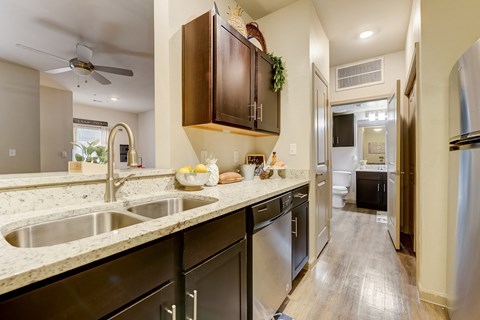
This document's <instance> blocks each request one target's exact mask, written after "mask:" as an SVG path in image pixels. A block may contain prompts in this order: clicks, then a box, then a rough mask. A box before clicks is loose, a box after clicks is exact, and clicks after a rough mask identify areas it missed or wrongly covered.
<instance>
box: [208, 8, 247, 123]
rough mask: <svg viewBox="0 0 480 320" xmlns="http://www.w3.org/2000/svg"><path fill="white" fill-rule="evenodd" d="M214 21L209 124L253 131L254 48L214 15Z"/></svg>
mask: <svg viewBox="0 0 480 320" xmlns="http://www.w3.org/2000/svg"><path fill="white" fill-rule="evenodd" d="M214 19H215V26H216V32H215V36H214V48H215V50H214V61H215V62H216V63H215V64H214V75H215V78H214V79H215V80H214V87H215V90H214V95H215V100H214V112H213V121H214V122H217V123H221V124H227V125H233V126H238V127H245V128H253V124H254V123H253V122H254V117H255V115H254V113H255V108H254V106H253V102H254V81H255V79H254V78H255V77H254V73H255V71H254V68H255V61H254V59H255V49H254V46H253V45H252V44H251V43H250V42H249V41H248V40H247V39H246V38H245V37H243V36H242V35H241V34H240V33H238V32H237V31H236V30H235V29H233V28H232V27H231V26H230V25H229V24H228V23H227V22H225V21H223V20H222V19H220V18H218V17H217V16H214ZM205 76H207V75H205ZM199 81H201V79H199Z"/></svg>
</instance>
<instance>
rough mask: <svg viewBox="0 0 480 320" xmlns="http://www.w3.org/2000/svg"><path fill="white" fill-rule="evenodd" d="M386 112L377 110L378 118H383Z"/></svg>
mask: <svg viewBox="0 0 480 320" xmlns="http://www.w3.org/2000/svg"><path fill="white" fill-rule="evenodd" d="M385 118H386V114H385V111H378V120H385Z"/></svg>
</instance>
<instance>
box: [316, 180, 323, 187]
mask: <svg viewBox="0 0 480 320" xmlns="http://www.w3.org/2000/svg"><path fill="white" fill-rule="evenodd" d="M324 185H325V181H322V182H320V183H319V184H317V186H318V187H323V186H324Z"/></svg>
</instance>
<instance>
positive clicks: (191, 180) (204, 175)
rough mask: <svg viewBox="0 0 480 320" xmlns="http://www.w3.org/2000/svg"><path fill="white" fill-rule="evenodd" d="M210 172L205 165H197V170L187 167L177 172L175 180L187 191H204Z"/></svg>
mask: <svg viewBox="0 0 480 320" xmlns="http://www.w3.org/2000/svg"><path fill="white" fill-rule="evenodd" d="M209 177H210V172H208V171H207V167H206V166H205V165H204V164H201V163H200V164H197V165H196V166H195V168H193V167H191V166H185V167H182V168H180V169H178V170H177V173H176V174H175V178H177V181H178V182H179V183H180V184H181V185H182V186H183V187H184V189H185V190H189V191H194V190H201V189H203V185H205V183H207V181H208V178H209Z"/></svg>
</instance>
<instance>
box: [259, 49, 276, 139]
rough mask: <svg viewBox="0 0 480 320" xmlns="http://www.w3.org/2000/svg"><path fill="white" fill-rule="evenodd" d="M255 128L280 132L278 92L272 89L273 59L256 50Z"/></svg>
mask: <svg viewBox="0 0 480 320" xmlns="http://www.w3.org/2000/svg"><path fill="white" fill-rule="evenodd" d="M255 61H256V64H257V68H256V70H257V74H256V79H255V82H256V89H257V91H256V101H257V114H256V128H257V130H262V131H268V132H273V133H280V92H275V91H273V85H272V79H273V61H272V60H270V58H269V57H268V55H266V54H265V53H263V52H261V51H259V50H257V51H256V59H255Z"/></svg>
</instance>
